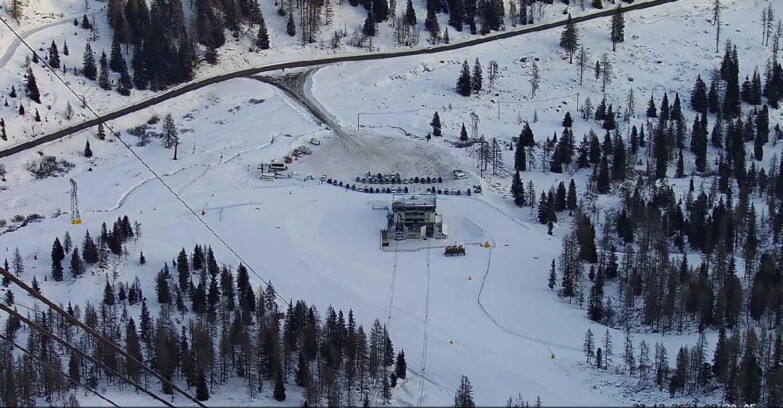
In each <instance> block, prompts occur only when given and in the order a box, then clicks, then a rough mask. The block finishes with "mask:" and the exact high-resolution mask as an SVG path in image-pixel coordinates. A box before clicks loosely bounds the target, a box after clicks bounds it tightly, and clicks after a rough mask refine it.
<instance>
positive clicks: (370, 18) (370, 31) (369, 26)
mask: <svg viewBox="0 0 783 408" xmlns="http://www.w3.org/2000/svg"><path fill="white" fill-rule="evenodd" d="M292 21H293V20H292ZM362 34H364V35H366V36H368V37H375V34H376V26H375V15H374V14H373V11H372V9H370V10H369V11H368V12H367V18H366V19H365V20H364V25H363V26H362Z"/></svg>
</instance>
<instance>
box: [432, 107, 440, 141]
mask: <svg viewBox="0 0 783 408" xmlns="http://www.w3.org/2000/svg"><path fill="white" fill-rule="evenodd" d="M430 126H432V135H433V136H443V133H441V124H440V116H438V112H437V111H435V114H434V115H433V116H432V122H430Z"/></svg>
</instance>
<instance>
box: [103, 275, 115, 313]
mask: <svg viewBox="0 0 783 408" xmlns="http://www.w3.org/2000/svg"><path fill="white" fill-rule="evenodd" d="M114 302H115V298H114V287H112V285H111V284H109V278H108V277H106V285H104V286H103V304H105V305H107V306H114Z"/></svg>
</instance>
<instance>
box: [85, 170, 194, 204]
mask: <svg viewBox="0 0 783 408" xmlns="http://www.w3.org/2000/svg"><path fill="white" fill-rule="evenodd" d="M186 168H187V167H180V168H179V169H177V170H174V171H172V172H169V173H166V174H164V175H163V177H168V176H173V175H174V174H177V173H179V172H180V171H182V170H185V169H186ZM155 179H156V177H155V176H150V177H147V178H145V179H144V180H142V181H141V182H139V183H138V184H136V185H134V186H133V187H131V188H130V189H128V191H126V192H124V193H122V195H121V196H120V198H119V200H117V204H115V205H114V206H112V207H110V208H107V209H103V210H101V209H98V210H88V211H92V212H97V213H102V212H112V211H117V210H119V209H120V208H122V206H123V205H124V204H125V201H127V200H128V196H130V195H131V193H133V192H134V191H136V190H137V189H138V188H140V187H141V186H143V185H145V184H147V182H148V181H150V180H155Z"/></svg>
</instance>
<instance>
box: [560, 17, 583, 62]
mask: <svg viewBox="0 0 783 408" xmlns="http://www.w3.org/2000/svg"><path fill="white" fill-rule="evenodd" d="M560 47H562V48H563V49H564V50H566V53H567V54H568V62H569V63H572V62H573V61H574V54H575V53H576V50H577V48H579V31H578V30H577V29H576V24H574V23H573V21H571V14H570V13H569V14H568V19H567V20H566V25H565V29H563V33H562V34H561V35H560Z"/></svg>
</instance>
